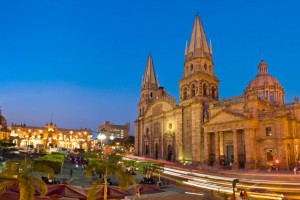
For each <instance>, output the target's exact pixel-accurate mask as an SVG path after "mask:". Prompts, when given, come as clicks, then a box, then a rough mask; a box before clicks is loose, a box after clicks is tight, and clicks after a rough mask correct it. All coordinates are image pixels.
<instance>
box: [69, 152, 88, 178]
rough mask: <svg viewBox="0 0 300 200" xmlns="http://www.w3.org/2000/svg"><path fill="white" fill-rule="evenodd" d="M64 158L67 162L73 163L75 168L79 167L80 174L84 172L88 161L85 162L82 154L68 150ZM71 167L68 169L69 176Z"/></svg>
mask: <svg viewBox="0 0 300 200" xmlns="http://www.w3.org/2000/svg"><path fill="white" fill-rule="evenodd" d="M66 159H67V160H68V161H69V162H72V163H75V166H76V168H79V167H80V169H81V170H82V174H85V172H86V168H87V164H88V162H87V160H85V159H84V158H83V156H82V154H80V153H78V154H74V153H71V152H68V153H67V154H66ZM71 169H72V168H71ZM71 169H70V176H71V177H72V174H73V169H72V172H71Z"/></svg>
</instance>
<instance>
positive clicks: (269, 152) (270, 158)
mask: <svg viewBox="0 0 300 200" xmlns="http://www.w3.org/2000/svg"><path fill="white" fill-rule="evenodd" d="M274 153H275V152H274V150H273V149H268V150H267V161H273V155H274Z"/></svg>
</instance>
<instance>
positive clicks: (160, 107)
mask: <svg viewBox="0 0 300 200" xmlns="http://www.w3.org/2000/svg"><path fill="white" fill-rule="evenodd" d="M172 109H173V106H172V105H170V104H169V103H167V102H165V101H156V102H154V103H153V104H152V105H151V106H150V107H149V108H148V109H147V111H146V114H145V117H146V118H147V117H150V116H155V115H159V114H161V113H162V112H167V111H170V110H172Z"/></svg>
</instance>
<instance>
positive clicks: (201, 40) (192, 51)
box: [185, 15, 212, 58]
mask: <svg viewBox="0 0 300 200" xmlns="http://www.w3.org/2000/svg"><path fill="white" fill-rule="evenodd" d="M185 56H186V58H190V57H209V58H211V57H212V45H211V42H210V44H209V46H208V43H207V41H206V37H205V32H204V28H203V25H202V22H201V20H200V17H199V15H197V16H196V18H195V21H194V26H193V30H192V34H191V39H190V44H189V45H188V44H186V48H185Z"/></svg>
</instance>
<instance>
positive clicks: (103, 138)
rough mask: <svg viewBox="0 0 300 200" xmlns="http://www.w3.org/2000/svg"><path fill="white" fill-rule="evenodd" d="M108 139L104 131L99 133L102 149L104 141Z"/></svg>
mask: <svg viewBox="0 0 300 200" xmlns="http://www.w3.org/2000/svg"><path fill="white" fill-rule="evenodd" d="M105 139H106V135H105V134H103V133H99V135H98V140H100V145H101V149H102V146H103V145H102V141H103V140H105Z"/></svg>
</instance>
